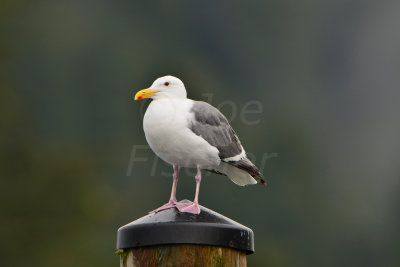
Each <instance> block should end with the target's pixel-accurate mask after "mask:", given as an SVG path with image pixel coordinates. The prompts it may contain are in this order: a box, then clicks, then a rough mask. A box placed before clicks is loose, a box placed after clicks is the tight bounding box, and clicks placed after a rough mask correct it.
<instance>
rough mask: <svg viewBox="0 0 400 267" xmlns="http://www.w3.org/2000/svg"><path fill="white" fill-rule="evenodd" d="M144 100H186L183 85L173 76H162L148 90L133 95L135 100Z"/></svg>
mask: <svg viewBox="0 0 400 267" xmlns="http://www.w3.org/2000/svg"><path fill="white" fill-rule="evenodd" d="M145 98H152V99H161V98H186V89H185V85H184V84H183V82H182V81H181V80H179V79H178V78H176V77H174V76H169V75H168V76H164V77H161V78H158V79H157V80H155V81H154V82H153V84H152V85H151V86H150V87H149V88H147V89H143V90H140V91H139V92H137V93H136V95H135V100H142V99H145Z"/></svg>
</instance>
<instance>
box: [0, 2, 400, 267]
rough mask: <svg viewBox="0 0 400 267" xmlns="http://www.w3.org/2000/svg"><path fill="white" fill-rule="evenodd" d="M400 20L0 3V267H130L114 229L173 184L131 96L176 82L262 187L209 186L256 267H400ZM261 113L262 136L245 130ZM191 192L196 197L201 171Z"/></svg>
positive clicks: (381, 8)
mask: <svg viewBox="0 0 400 267" xmlns="http://www.w3.org/2000/svg"><path fill="white" fill-rule="evenodd" d="M399 14H400V2H398V1H379V2H378V1H360V0H351V1H345V0H339V1H338V0H324V1H311V0H306V1H294V0H291V1H281V0H273V1H257V2H256V1H188V0H186V1H183V0H181V1H161V0H159V1H127V0H122V1H105V0H97V1H88V0H83V1H82V0H81V1H65V0H64V1H50V0H47V1H27V0H4V1H2V3H1V4H0V29H1V35H0V38H1V39H0V41H1V42H0V117H1V119H0V129H1V131H0V147H1V154H0V156H1V160H0V164H1V179H0V208H1V212H0V216H1V220H0V242H1V243H0V265H1V266H2V267H6V266H34V267H35V266H118V264H119V260H118V257H117V256H115V255H114V249H115V242H116V231H117V229H118V227H119V226H121V225H123V224H125V223H128V222H130V221H132V220H134V219H136V218H138V217H141V216H143V215H145V214H146V213H147V212H148V211H150V210H152V209H154V208H156V207H158V206H160V205H161V204H163V203H164V202H166V201H167V199H168V197H169V193H170V187H171V182H172V178H171V177H170V173H171V168H170V167H169V166H168V165H166V164H164V163H163V162H162V161H161V160H157V159H156V158H155V157H154V154H153V153H152V152H151V151H150V150H148V149H137V150H135V149H136V148H143V146H144V145H146V140H145V138H144V134H143V129H142V115H143V110H144V109H145V108H146V105H147V104H148V101H142V102H134V101H133V100H132V96H133V95H134V93H135V92H136V91H138V90H139V89H143V88H145V87H148V86H149V85H151V83H152V82H153V80H154V79H156V78H157V77H160V76H163V75H166V74H172V75H175V76H178V77H180V78H181V79H182V80H183V81H184V83H185V84H186V87H187V90H188V94H189V97H191V98H194V99H198V100H209V98H210V96H212V99H211V104H213V105H215V106H220V107H221V106H223V107H222V111H223V112H224V113H225V115H226V116H227V117H230V118H231V119H232V120H231V124H232V125H233V127H234V128H235V129H236V131H237V133H238V134H239V136H240V138H241V140H242V143H243V144H244V146H245V148H246V150H247V151H248V152H249V153H251V154H252V155H253V156H254V159H255V163H256V164H257V165H258V166H261V167H262V169H263V172H264V174H265V176H266V178H267V181H268V183H269V185H268V186H267V187H261V186H249V187H244V188H242V187H238V186H236V185H235V184H233V183H232V182H230V181H229V180H228V179H225V178H223V177H220V176H216V175H213V174H207V176H206V178H205V179H203V182H202V187H201V191H200V203H201V204H202V205H204V206H207V207H208V208H211V209H213V210H215V211H217V212H220V213H222V214H224V215H226V216H228V217H230V218H232V219H234V220H236V221H238V222H240V223H242V224H245V225H247V226H249V227H251V228H252V229H253V230H254V232H255V247H256V253H255V254H254V255H251V256H249V257H248V262H249V266H399V265H400V253H399V251H400V227H399V226H400V195H399V191H400V189H399V188H400V179H399V178H400V177H399V176H400V175H399V174H400V167H399V166H400V165H399V163H400V161H399V159H400V140H399V139H400V104H399V102H400V101H399V100H400V31H399V29H398V27H399V25H400V16H399ZM226 101H229V102H226ZM249 101H259V102H258V103H259V104H261V107H262V111H261V113H260V112H256V113H255V114H253V117H252V118H251V121H253V119H254V120H256V121H257V120H258V122H257V123H253V124H249V123H248V121H246V119H244V118H243V117H241V116H240V112H241V110H243V108H244V107H245V106H246V104H247V103H249ZM233 103H234V104H233ZM248 118H249V117H248ZM247 120H249V119H247ZM132 151H136V152H137V153H136V154H135V155H133V154H132ZM265 155H267V157H266V158H267V160H265ZM271 155H272V156H271ZM141 159H144V161H141ZM129 168H131V172H129ZM181 177H182V179H181V180H180V184H179V187H178V198H179V199H183V198H188V199H192V198H193V194H194V187H195V183H194V178H193V171H189V172H185V171H184V172H182V176H181Z"/></svg>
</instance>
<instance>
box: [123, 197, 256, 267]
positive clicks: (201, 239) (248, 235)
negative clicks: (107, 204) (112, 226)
mask: <svg viewBox="0 0 400 267" xmlns="http://www.w3.org/2000/svg"><path fill="white" fill-rule="evenodd" d="M182 202H186V200H184V201H182ZM253 252H254V240H253V231H252V230H251V229H249V228H247V227H245V226H243V225H241V224H239V223H237V222H235V221H233V220H231V219H229V218H227V217H225V216H223V215H220V214H218V213H216V212H214V211H212V210H209V209H207V208H205V207H201V212H200V214H198V215H193V214H189V213H180V212H179V211H177V210H176V209H168V210H164V211H161V212H158V213H156V214H150V215H147V216H144V217H142V218H140V219H138V220H136V221H133V222H131V223H129V224H127V225H125V226H122V227H121V228H119V229H118V238H117V254H119V255H120V262H121V267H136V266H183V267H184V266H200V267H202V266H228V267H229V266H240V267H245V266H246V254H251V253H253Z"/></svg>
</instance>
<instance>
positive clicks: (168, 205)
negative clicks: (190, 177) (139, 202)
mask: <svg viewBox="0 0 400 267" xmlns="http://www.w3.org/2000/svg"><path fill="white" fill-rule="evenodd" d="M173 178H174V180H173V182H172V190H171V197H170V198H169V201H168V203H166V204H164V205H162V206H161V207H159V208H157V209H155V210H153V211H150V212H149V213H156V212H159V211H162V210H167V209H170V208H174V207H175V206H176V205H177V203H178V201H177V200H176V187H177V185H178V179H179V167H178V166H176V165H174V174H173ZM178 204H179V203H178Z"/></svg>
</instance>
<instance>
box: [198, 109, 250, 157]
mask: <svg viewBox="0 0 400 267" xmlns="http://www.w3.org/2000/svg"><path fill="white" fill-rule="evenodd" d="M193 102H194V104H193V107H192V108H191V110H190V112H191V113H193V114H194V121H193V122H192V123H191V125H190V129H191V130H192V131H193V132H194V133H195V134H197V135H199V136H201V137H203V138H204V139H205V140H206V141H207V142H208V143H209V144H210V145H212V146H215V147H216V148H217V149H218V151H219V157H220V158H221V159H222V160H223V159H226V158H230V157H234V156H237V155H240V153H242V151H243V148H242V145H241V144H240V141H239V138H238V136H237V135H236V133H235V131H234V130H233V129H232V127H231V126H230V125H229V122H228V120H227V119H226V118H225V116H224V115H223V114H222V113H221V112H220V111H219V110H218V109H216V108H214V107H213V106H211V105H210V104H208V103H206V102H201V101H193Z"/></svg>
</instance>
